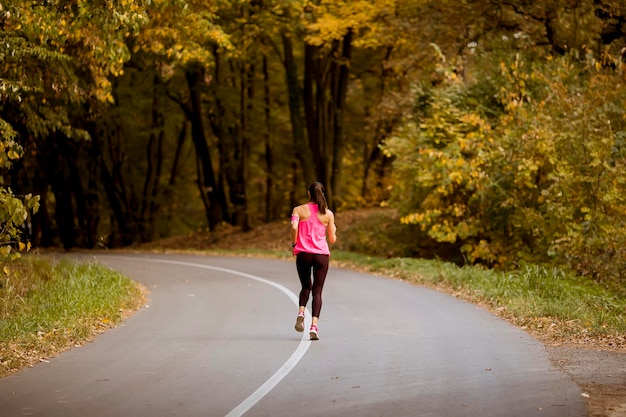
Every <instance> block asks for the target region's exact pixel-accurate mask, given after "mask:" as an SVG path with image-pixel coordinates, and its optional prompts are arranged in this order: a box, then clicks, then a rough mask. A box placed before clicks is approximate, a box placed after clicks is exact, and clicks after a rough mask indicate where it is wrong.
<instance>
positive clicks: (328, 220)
mask: <svg viewBox="0 0 626 417" xmlns="http://www.w3.org/2000/svg"><path fill="white" fill-rule="evenodd" d="M327 238H328V241H327V240H326V239H327ZM336 240H337V227H336V226H335V216H334V215H333V212H332V211H330V209H329V208H328V202H327V201H326V197H325V196H324V186H323V185H322V184H321V183H319V182H314V183H313V184H311V185H310V186H309V201H308V203H306V204H302V205H300V206H297V207H295V208H294V209H293V212H292V213H291V247H292V248H293V254H294V256H295V257H296V269H297V270H298V277H299V278H300V283H301V284H302V290H300V304H299V305H300V307H299V311H298V316H297V318H296V330H297V331H298V332H303V331H304V311H305V309H306V304H307V302H308V301H309V295H310V294H311V291H312V292H313V306H312V310H313V311H312V314H313V317H312V323H311V329H310V331H309V335H310V337H311V340H318V339H319V335H318V334H317V322H318V320H319V317H320V311H321V309H322V289H323V288H324V281H325V280H326V273H327V272H328V261H329V258H330V250H329V248H328V242H330V243H335V241H336ZM311 273H312V274H313V282H312V283H311Z"/></svg>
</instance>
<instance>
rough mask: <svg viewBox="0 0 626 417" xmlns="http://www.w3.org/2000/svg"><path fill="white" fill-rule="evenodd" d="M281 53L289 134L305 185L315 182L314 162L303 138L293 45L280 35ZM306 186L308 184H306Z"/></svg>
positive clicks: (284, 34) (285, 36)
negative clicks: (289, 127)
mask: <svg viewBox="0 0 626 417" xmlns="http://www.w3.org/2000/svg"><path fill="white" fill-rule="evenodd" d="M282 41H283V50H284V51H283V53H284V60H283V64H284V66H285V76H286V80H287V90H288V91H289V116H290V118H291V133H292V135H293V144H294V148H295V151H296V154H297V156H298V160H299V161H300V165H301V168H302V174H303V177H304V180H305V181H306V182H307V183H311V182H313V181H315V178H316V174H315V162H314V160H313V157H312V155H311V149H310V147H309V140H310V139H309V140H307V137H306V136H305V131H304V120H303V116H302V107H301V102H302V91H301V87H300V81H299V80H298V67H297V65H296V61H295V57H294V54H293V43H292V41H291V38H290V37H289V36H288V35H287V34H286V33H283V34H282ZM307 185H308V184H307Z"/></svg>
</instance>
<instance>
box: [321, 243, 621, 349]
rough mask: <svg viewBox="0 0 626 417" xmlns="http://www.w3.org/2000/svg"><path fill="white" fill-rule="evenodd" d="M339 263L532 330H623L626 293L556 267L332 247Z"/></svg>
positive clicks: (592, 334)
mask: <svg viewBox="0 0 626 417" xmlns="http://www.w3.org/2000/svg"><path fill="white" fill-rule="evenodd" d="M333 258H334V259H335V261H336V262H337V263H338V264H339V265H343V266H346V267H352V268H355V269H359V270H362V271H366V272H371V273H377V274H381V275H387V276H392V277H396V278H401V279H403V280H407V281H410V282H414V283H417V284H421V285H425V286H431V287H439V288H441V289H443V290H445V291H447V292H451V293H453V294H455V295H457V296H459V297H461V298H464V299H467V300H469V301H472V302H475V303H479V304H484V305H486V306H488V307H489V308H490V309H491V310H492V311H495V312H497V313H498V314H500V315H502V316H504V317H506V318H507V319H510V320H511V321H513V322H515V323H517V324H519V325H521V326H525V327H528V328H530V330H534V331H536V332H540V333H543V334H544V335H545V334H546V333H547V331H546V329H544V326H546V325H549V326H552V327H553V329H551V330H550V332H549V335H548V336H549V337H551V338H553V339H560V341H565V340H567V339H570V340H571V339H576V338H580V337H582V336H584V337H585V338H595V339H598V340H599V339H606V338H607V337H608V338H613V342H612V343H615V342H616V341H617V342H618V343H620V342H621V343H622V344H623V342H624V337H625V336H626V294H625V293H624V289H623V288H620V287H617V286H615V287H610V286H606V285H602V284H600V283H597V282H595V281H593V280H590V279H586V278H583V277H579V276H576V275H574V274H571V273H568V272H566V271H564V270H562V269H559V268H556V267H545V266H539V265H521V266H520V267H519V268H518V269H517V270H514V271H495V270H491V269H485V268H480V267H472V266H464V267H459V266H457V265H455V264H452V263H448V262H441V261H437V260H425V259H413V258H392V259H384V258H377V257H372V256H366V255H358V254H355V253H349V252H340V251H336V252H334V253H333Z"/></svg>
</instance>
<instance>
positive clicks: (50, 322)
mask: <svg viewBox="0 0 626 417" xmlns="http://www.w3.org/2000/svg"><path fill="white" fill-rule="evenodd" d="M1 268H2V270H1V271H0V377H1V376H5V375H8V374H10V373H12V372H14V371H16V370H18V369H21V368H23V367H25V366H28V365H32V364H34V363H36V362H39V361H45V360H46V358H50V357H52V356H54V355H56V354H58V353H59V352H62V351H64V350H66V349H69V348H72V347H76V346H80V345H82V344H84V343H85V342H87V341H89V340H91V339H93V337H94V336H95V335H97V334H98V333H101V332H103V331H105V330H107V329H110V328H112V327H114V326H115V325H116V324H117V323H119V322H120V321H122V320H123V319H124V318H126V317H127V316H128V315H129V314H130V313H131V312H133V311H134V310H136V309H137V308H138V307H139V306H140V305H141V304H142V302H143V298H144V296H143V290H142V288H141V287H140V286H139V285H138V284H136V283H134V282H133V281H131V280H130V279H128V278H126V277H124V276H122V275H120V274H118V273H117V272H114V271H112V270H110V269H108V268H106V267H104V266H102V265H99V264H96V263H90V262H84V261H81V262H79V261H75V260H67V259H64V260H55V259H52V258H49V257H46V256H40V255H32V256H22V257H21V258H20V259H19V260H16V261H13V262H11V263H8V264H2V266H1Z"/></svg>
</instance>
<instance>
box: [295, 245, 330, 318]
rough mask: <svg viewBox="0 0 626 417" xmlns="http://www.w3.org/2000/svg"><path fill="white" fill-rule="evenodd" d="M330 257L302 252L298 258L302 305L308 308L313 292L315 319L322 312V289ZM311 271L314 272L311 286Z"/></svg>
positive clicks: (297, 266)
mask: <svg viewBox="0 0 626 417" xmlns="http://www.w3.org/2000/svg"><path fill="white" fill-rule="evenodd" d="M329 258H330V257H329V256H328V255H320V254H315V253H306V252H300V253H298V255H297V256H296V268H297V270H298V277H300V283H301V284H302V290H300V305H301V306H306V304H307V302H308V301H309V295H310V294H311V290H313V306H312V310H313V311H312V314H313V317H319V316H320V311H321V310H322V289H323V288H324V281H325V280H326V273H327V272H328V261H329ZM311 269H312V270H313V284H312V285H311Z"/></svg>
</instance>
